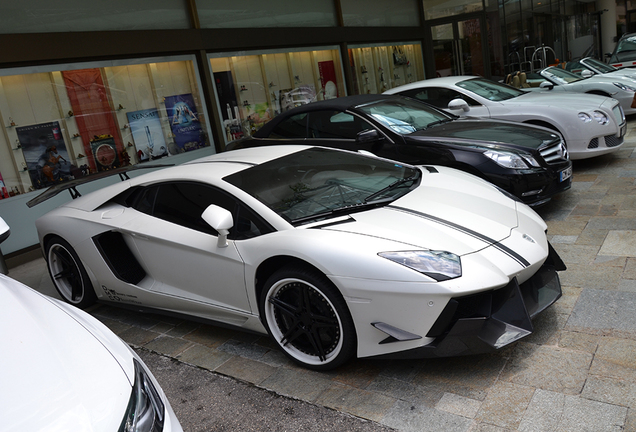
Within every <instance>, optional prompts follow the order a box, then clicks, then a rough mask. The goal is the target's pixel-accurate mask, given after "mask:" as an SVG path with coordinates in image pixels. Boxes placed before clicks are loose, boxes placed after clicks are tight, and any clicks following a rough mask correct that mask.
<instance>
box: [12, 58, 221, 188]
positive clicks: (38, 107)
mask: <svg viewBox="0 0 636 432" xmlns="http://www.w3.org/2000/svg"><path fill="white" fill-rule="evenodd" d="M90 66H91V67H75V68H71V67H69V68H67V69H65V70H55V67H53V66H51V67H48V68H49V69H51V70H45V71H42V72H35V73H33V72H31V73H25V74H19V73H17V74H8V73H7V74H6V75H5V76H0V119H1V120H2V122H3V126H4V127H3V128H2V129H3V133H2V134H0V176H2V177H0V198H8V197H11V196H13V195H15V194H19V193H24V192H28V191H32V190H36V189H42V188H46V187H49V186H51V185H54V184H57V183H61V182H65V181H68V180H71V179H77V178H81V177H85V176H89V175H91V174H95V173H99V172H102V171H108V170H112V169H116V168H120V167H125V166H128V165H132V164H137V163H143V162H146V161H150V160H156V159H160V158H164V157H165V158H169V157H171V156H175V155H178V154H180V153H185V152H188V151H191V150H197V149H200V148H203V147H207V146H209V145H210V142H209V139H208V135H209V134H208V124H207V122H206V120H205V117H204V116H203V115H202V114H201V113H202V112H204V107H203V106H202V105H201V103H202V102H201V101H202V97H201V96H200V93H199V79H198V76H197V75H196V69H195V67H194V64H193V60H192V59H188V60H185V59H177V60H173V59H170V60H168V59H166V60H165V61H139V63H135V62H134V61H126V62H125V64H121V65H118V64H117V62H107V64H103V65H100V64H91V65H90ZM12 72H13V71H12ZM18 72H19V70H18ZM5 190H6V192H3V191H5Z"/></svg>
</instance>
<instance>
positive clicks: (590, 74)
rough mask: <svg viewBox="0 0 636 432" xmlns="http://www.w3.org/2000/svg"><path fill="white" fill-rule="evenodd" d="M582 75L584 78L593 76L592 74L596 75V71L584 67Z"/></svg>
mask: <svg viewBox="0 0 636 432" xmlns="http://www.w3.org/2000/svg"><path fill="white" fill-rule="evenodd" d="M581 76H582V77H583V78H589V77H591V76H594V72H592V71H591V70H589V69H583V70H582V71H581Z"/></svg>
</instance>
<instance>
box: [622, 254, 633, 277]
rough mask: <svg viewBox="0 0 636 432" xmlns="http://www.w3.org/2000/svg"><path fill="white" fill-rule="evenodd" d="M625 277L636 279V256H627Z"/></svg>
mask: <svg viewBox="0 0 636 432" xmlns="http://www.w3.org/2000/svg"><path fill="white" fill-rule="evenodd" d="M623 279H636V258H627V261H626V263H625V269H624V270H623Z"/></svg>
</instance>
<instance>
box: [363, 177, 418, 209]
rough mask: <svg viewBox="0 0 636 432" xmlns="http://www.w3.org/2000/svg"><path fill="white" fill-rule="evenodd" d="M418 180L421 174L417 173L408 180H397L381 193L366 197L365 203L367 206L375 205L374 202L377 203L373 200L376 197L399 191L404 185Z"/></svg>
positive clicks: (380, 191)
mask: <svg viewBox="0 0 636 432" xmlns="http://www.w3.org/2000/svg"><path fill="white" fill-rule="evenodd" d="M418 178H419V172H415V174H413V175H412V176H410V177H406V178H403V179H400V180H396V181H394V182H393V183H391V184H390V185H388V186H387V187H385V188H382V189H380V190H379V191H377V192H374V193H372V194H371V195H369V196H368V197H366V198H365V199H364V203H365V204H368V203H373V202H375V201H373V199H374V198H375V197H378V196H381V195H383V194H385V193H387V192H388V191H390V190H393V189H397V188H399V187H402V186H403V185H404V184H406V183H409V182H415V181H417V179H418ZM391 199H393V198H391ZM378 201H380V200H378ZM382 201H383V200H382Z"/></svg>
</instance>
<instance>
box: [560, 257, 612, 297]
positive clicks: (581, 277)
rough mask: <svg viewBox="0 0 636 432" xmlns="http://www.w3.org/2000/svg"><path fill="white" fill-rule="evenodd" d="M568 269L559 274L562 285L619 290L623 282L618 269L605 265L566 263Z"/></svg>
mask: <svg viewBox="0 0 636 432" xmlns="http://www.w3.org/2000/svg"><path fill="white" fill-rule="evenodd" d="M566 265H567V267H568V269H567V270H566V271H562V272H559V278H561V284H562V285H567V286H573V287H578V288H592V289H601V290H617V289H618V286H619V284H620V281H621V276H620V273H619V272H617V271H616V268H613V267H611V266H610V267H608V266H604V265H596V264H592V263H587V264H572V263H568V262H566Z"/></svg>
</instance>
